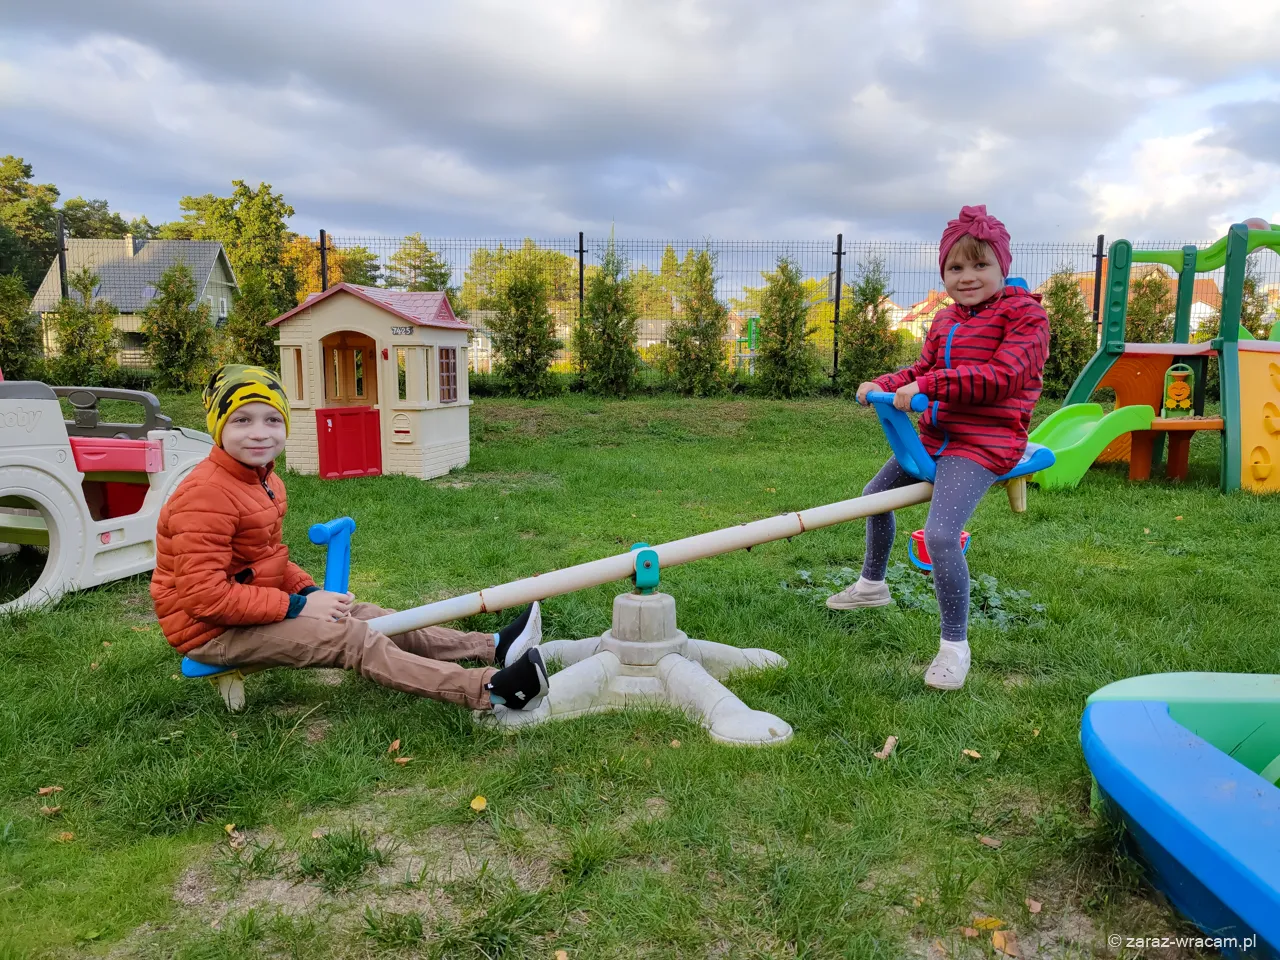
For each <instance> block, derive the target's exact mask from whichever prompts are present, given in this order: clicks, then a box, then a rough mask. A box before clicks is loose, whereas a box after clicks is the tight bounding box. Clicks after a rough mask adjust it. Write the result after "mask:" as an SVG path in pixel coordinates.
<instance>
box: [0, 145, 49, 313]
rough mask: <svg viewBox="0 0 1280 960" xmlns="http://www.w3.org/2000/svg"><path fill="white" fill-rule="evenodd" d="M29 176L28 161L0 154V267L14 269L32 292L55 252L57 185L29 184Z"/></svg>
mask: <svg viewBox="0 0 1280 960" xmlns="http://www.w3.org/2000/svg"><path fill="white" fill-rule="evenodd" d="M31 176H32V170H31V164H29V163H27V162H26V161H24V160H23V159H22V158H21V157H15V156H12V155H9V156H5V157H0V270H2V271H3V272H4V273H6V274H8V273H11V272H13V271H14V270H17V271H18V272H19V273H20V274H21V276H22V279H23V281H24V282H25V283H26V285H27V290H28V291H29V292H31V293H34V292H35V290H36V288H37V287H39V286H40V281H41V280H42V279H44V275H45V272H46V271H47V270H48V269H49V264H50V263H52V262H53V258H54V255H55V254H57V252H58V245H57V241H56V240H55V239H54V227H55V225H56V223H57V213H56V211H55V210H54V205H55V204H56V203H57V202H58V188H57V187H55V186H54V185H53V184H52V183H40V184H37V183H32V182H31Z"/></svg>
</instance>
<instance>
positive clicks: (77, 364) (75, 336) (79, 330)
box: [51, 267, 118, 387]
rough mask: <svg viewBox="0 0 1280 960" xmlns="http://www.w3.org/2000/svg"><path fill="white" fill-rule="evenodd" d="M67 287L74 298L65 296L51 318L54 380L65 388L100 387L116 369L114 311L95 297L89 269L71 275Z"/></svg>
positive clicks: (95, 282) (93, 278)
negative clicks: (55, 346)
mask: <svg viewBox="0 0 1280 960" xmlns="http://www.w3.org/2000/svg"><path fill="white" fill-rule="evenodd" d="M67 286H68V287H70V292H71V293H72V294H74V296H67V297H64V298H63V299H62V301H61V302H60V303H59V304H58V312H57V314H56V315H55V316H54V317H53V328H54V332H55V335H56V338H57V342H58V356H57V358H56V359H55V360H54V361H53V363H52V370H51V373H52V376H53V379H54V380H55V381H56V382H57V383H60V384H65V385H67V386H77V387H95V386H102V384H103V382H104V381H105V380H106V378H107V377H108V376H109V375H110V374H111V372H112V371H113V370H114V369H115V367H116V356H115V353H116V341H117V339H118V334H117V332H116V328H115V323H114V322H113V321H114V320H115V316H116V309H115V307H113V306H112V305H111V303H110V301H108V300H105V299H103V298H101V297H99V298H96V299H95V298H94V291H95V290H96V289H97V288H98V277H97V275H96V274H94V273H93V272H92V271H91V270H89V268H88V267H84V268H82V269H81V270H80V271H79V272H78V273H74V274H72V275H71V276H70V277H69V278H68V280H67Z"/></svg>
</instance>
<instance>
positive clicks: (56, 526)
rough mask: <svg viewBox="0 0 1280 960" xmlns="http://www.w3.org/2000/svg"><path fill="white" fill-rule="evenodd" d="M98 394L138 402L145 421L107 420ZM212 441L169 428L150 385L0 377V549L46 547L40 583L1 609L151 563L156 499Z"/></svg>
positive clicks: (54, 596) (142, 570)
mask: <svg viewBox="0 0 1280 960" xmlns="http://www.w3.org/2000/svg"><path fill="white" fill-rule="evenodd" d="M60 397H61V398H63V399H65V400H66V401H67V402H68V403H69V404H70V406H71V409H72V411H73V417H74V419H72V420H63V416H62V408H61V405H60V404H59V398H60ZM100 400H124V401H129V402H132V403H136V404H141V405H142V407H143V410H144V411H145V420H144V422H143V423H140V424H138V423H107V422H103V420H102V419H101V417H100V415H99V410H98V402H99V401H100ZM212 446H213V440H212V438H210V437H209V436H208V435H207V434H203V433H199V432H197V431H194V430H186V429H184V428H182V427H174V426H173V424H172V422H171V421H170V420H169V418H168V417H166V416H164V415H163V414H161V413H160V404H159V402H158V401H157V400H156V398H155V397H154V396H153V395H152V394H150V393H144V392H142V391H135V390H110V389H105V388H101V387H50V386H49V385H47V384H44V383H40V382H39V381H35V380H10V381H0V459H2V460H3V466H0V552H12V551H13V550H16V549H18V548H19V547H21V546H24V545H25V546H34V547H41V548H47V550H48V559H47V560H46V561H45V565H44V569H43V571H42V572H41V574H40V576H39V578H38V579H37V580H36V582H35V583H34V584H33V585H32V586H31V587H30V588H29V589H28V590H27V591H26V592H25V593H23V594H22V595H21V596H19V597H17V598H15V599H12V600H10V601H8V602H7V603H2V604H0V612H5V611H8V610H15V609H18V608H21V607H28V606H34V605H39V604H43V603H51V602H53V601H55V600H57V599H58V598H59V597H60V596H62V595H63V594H64V593H66V592H67V591H69V590H82V589H84V588H86V587H92V586H97V585H98V584H101V583H106V582H108V581H110V580H118V579H120V578H121V577H127V576H130V575H132V574H135V573H145V572H146V571H148V570H150V569H152V568H153V567H154V566H155V555H156V548H155V538H156V519H157V518H158V517H159V515H160V507H161V506H162V505H163V504H164V502H165V500H166V499H167V498H168V496H169V494H170V493H172V492H173V490H174V488H175V487H176V486H177V485H178V483H179V482H180V481H181V480H182V478H183V477H185V476H186V475H187V474H188V473H189V472H190V471H191V470H192V469H194V468H195V466H196V464H198V463H199V462H200V461H201V460H203V459H204V458H205V457H206V456H207V455H208V453H209V450H210V448H211V447H212Z"/></svg>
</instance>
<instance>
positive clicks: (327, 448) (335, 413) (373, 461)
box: [316, 407, 382, 480]
mask: <svg viewBox="0 0 1280 960" xmlns="http://www.w3.org/2000/svg"><path fill="white" fill-rule="evenodd" d="M316 436H317V437H318V438H319V441H320V476H321V477H323V478H324V479H326V480H336V479H341V478H342V477H376V476H380V475H381V474H382V430H381V427H380V426H379V423H378V411H377V410H374V409H373V408H372V407H325V408H322V409H318V410H316Z"/></svg>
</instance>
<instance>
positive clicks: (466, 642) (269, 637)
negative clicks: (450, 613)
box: [187, 603, 497, 710]
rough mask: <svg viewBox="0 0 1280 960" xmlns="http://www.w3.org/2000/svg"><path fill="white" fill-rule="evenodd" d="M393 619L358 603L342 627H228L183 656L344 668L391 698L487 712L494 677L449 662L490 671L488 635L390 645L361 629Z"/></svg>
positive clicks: (416, 637)
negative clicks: (478, 663) (395, 693)
mask: <svg viewBox="0 0 1280 960" xmlns="http://www.w3.org/2000/svg"><path fill="white" fill-rule="evenodd" d="M393 612H394V611H392V610H384V609H383V608H382V607H378V606H375V605H374V604H372V603H357V604H353V605H352V607H351V615H350V616H348V617H347V618H346V619H343V620H314V619H311V618H309V617H296V618H294V619H293V620H281V621H280V622H279V623H264V624H262V625H260V626H253V627H232V628H230V629H228V630H227V631H225V632H224V633H222V634H220V635H218V636H216V637H214V638H213V639H212V640H210V641H209V642H208V643H206V644H204V645H203V646H199V647H197V648H196V649H194V650H191V651H189V652H188V653H187V656H188V657H190V658H191V659H192V660H197V661H199V662H200V663H205V664H208V665H210V666H215V667H229V666H235V667H259V668H264V667H298V668H306V667H342V668H343V669H345V670H355V671H357V672H358V673H359V674H360V675H361V676H364V677H368V678H369V679H370V680H372V681H373V682H374V683H379V684H382V686H384V687H391V688H392V689H393V690H403V691H404V692H405V693H415V694H417V695H418V696H421V697H431V698H432V699H434V700H444V701H447V702H448V703H456V704H459V705H461V706H466V707H471V708H472V709H481V710H487V709H489V706H490V704H489V692H488V691H487V690H485V688H484V685H485V683H486V682H488V680H489V678H490V677H491V676H493V674H494V673H496V672H497V671H496V670H495V669H494V668H493V667H474V668H467V667H460V666H458V664H456V663H454V662H452V661H455V660H483V661H485V662H486V663H493V659H494V642H493V634H491V633H463V632H462V631H460V630H450V629H449V628H448V627H424V628H423V629H421V630H410V631H409V632H408V633H402V634H400V635H399V636H396V637H388V636H387V635H386V634H383V633H379V632H378V631H377V630H373V629H370V627H369V625H368V624H367V623H365V621H366V620H372V619H373V618H374V617H380V616H382V615H383V614H387V613H393Z"/></svg>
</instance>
